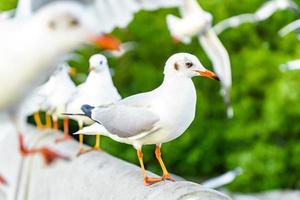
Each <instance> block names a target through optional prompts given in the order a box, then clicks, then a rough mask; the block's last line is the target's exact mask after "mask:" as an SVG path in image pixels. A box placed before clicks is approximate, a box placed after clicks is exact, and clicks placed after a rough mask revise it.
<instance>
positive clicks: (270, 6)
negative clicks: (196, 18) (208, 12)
mask: <svg viewBox="0 0 300 200" xmlns="http://www.w3.org/2000/svg"><path fill="white" fill-rule="evenodd" d="M286 9H291V10H294V11H297V12H299V8H298V6H297V4H296V3H295V2H294V1H292V0H269V1H267V2H265V3H264V4H263V5H262V6H261V7H260V8H259V9H257V10H256V12H255V13H246V14H241V15H237V16H233V17H230V18H228V19H225V20H223V21H221V22H219V23H218V24H216V25H215V26H214V30H215V32H216V33H217V34H220V33H222V32H223V31H224V30H226V29H228V28H232V27H237V26H239V25H241V24H243V23H256V22H260V21H264V20H266V19H268V18H269V17H271V16H272V15H273V14H274V13H275V12H277V11H281V10H286Z"/></svg>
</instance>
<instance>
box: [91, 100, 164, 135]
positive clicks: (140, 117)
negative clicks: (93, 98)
mask: <svg viewBox="0 0 300 200" xmlns="http://www.w3.org/2000/svg"><path fill="white" fill-rule="evenodd" d="M91 118H92V119H93V120H95V121H96V122H99V123H101V124H102V125H103V126H104V127H105V128H106V129H107V130H108V131H109V132H110V133H111V134H114V135H117V136H118V137H120V138H130V137H133V136H139V135H140V134H144V133H146V134H148V133H151V131H153V130H155V128H156V127H155V123H156V122H158V121H159V116H158V115H156V114H155V113H153V112H151V111H149V110H147V109H144V108H141V107H133V106H127V105H124V104H115V105H111V106H109V107H106V108H103V107H98V108H95V109H93V110H92V115H91Z"/></svg>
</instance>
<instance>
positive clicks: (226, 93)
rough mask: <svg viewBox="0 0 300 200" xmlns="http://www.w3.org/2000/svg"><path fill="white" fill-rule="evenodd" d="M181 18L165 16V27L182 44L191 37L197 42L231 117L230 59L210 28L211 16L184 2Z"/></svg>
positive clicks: (197, 6)
mask: <svg viewBox="0 0 300 200" xmlns="http://www.w3.org/2000/svg"><path fill="white" fill-rule="evenodd" d="M180 14H181V16H182V18H178V17H176V16H173V15H168V16H167V25H168V28H169V30H170V32H171V35H172V36H173V37H174V38H175V39H176V40H180V41H182V42H184V43H189V42H190V41H191V38H192V37H193V36H198V40H199V42H200V44H201V46H202V47H203V49H204V50H205V52H206V54H207V55H208V57H209V58H210V60H211V61H212V63H213V68H214V71H215V72H216V74H217V75H218V77H219V78H220V80H221V85H222V90H221V93H222V95H223V97H224V102H225V104H226V108H227V116H228V117H229V118H231V117H233V109H232V106H231V101H230V89H231V85H232V78H231V66H230V59H229V55H228V52H227V50H226V49H225V47H224V46H223V44H222V43H221V41H220V40H219V38H218V37H217V35H216V34H215V32H214V30H213V29H212V28H211V24H212V16H211V14H209V13H208V12H205V11H204V10H203V9H202V8H201V6H200V5H199V4H198V3H197V1H195V0H184V4H183V5H182V6H181V7H180Z"/></svg>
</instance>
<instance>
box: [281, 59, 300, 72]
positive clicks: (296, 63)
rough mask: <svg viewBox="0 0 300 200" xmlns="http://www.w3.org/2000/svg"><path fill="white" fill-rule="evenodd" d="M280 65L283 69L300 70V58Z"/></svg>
mask: <svg viewBox="0 0 300 200" xmlns="http://www.w3.org/2000/svg"><path fill="white" fill-rule="evenodd" d="M279 67H280V70H281V71H290V70H300V59H298V60H292V61H289V62H287V63H285V64H281V65H280V66H279Z"/></svg>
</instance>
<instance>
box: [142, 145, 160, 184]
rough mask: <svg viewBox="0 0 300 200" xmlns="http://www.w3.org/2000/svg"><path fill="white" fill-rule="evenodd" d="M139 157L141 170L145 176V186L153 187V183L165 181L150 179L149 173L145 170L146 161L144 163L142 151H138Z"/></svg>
mask: <svg viewBox="0 0 300 200" xmlns="http://www.w3.org/2000/svg"><path fill="white" fill-rule="evenodd" d="M137 156H138V158H139V161H140V165H141V169H142V174H143V177H144V185H146V186H148V185H151V184H153V183H157V182H160V181H163V179H162V178H150V177H148V176H147V172H146V170H145V166H144V161H143V152H142V150H141V149H139V150H137Z"/></svg>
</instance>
